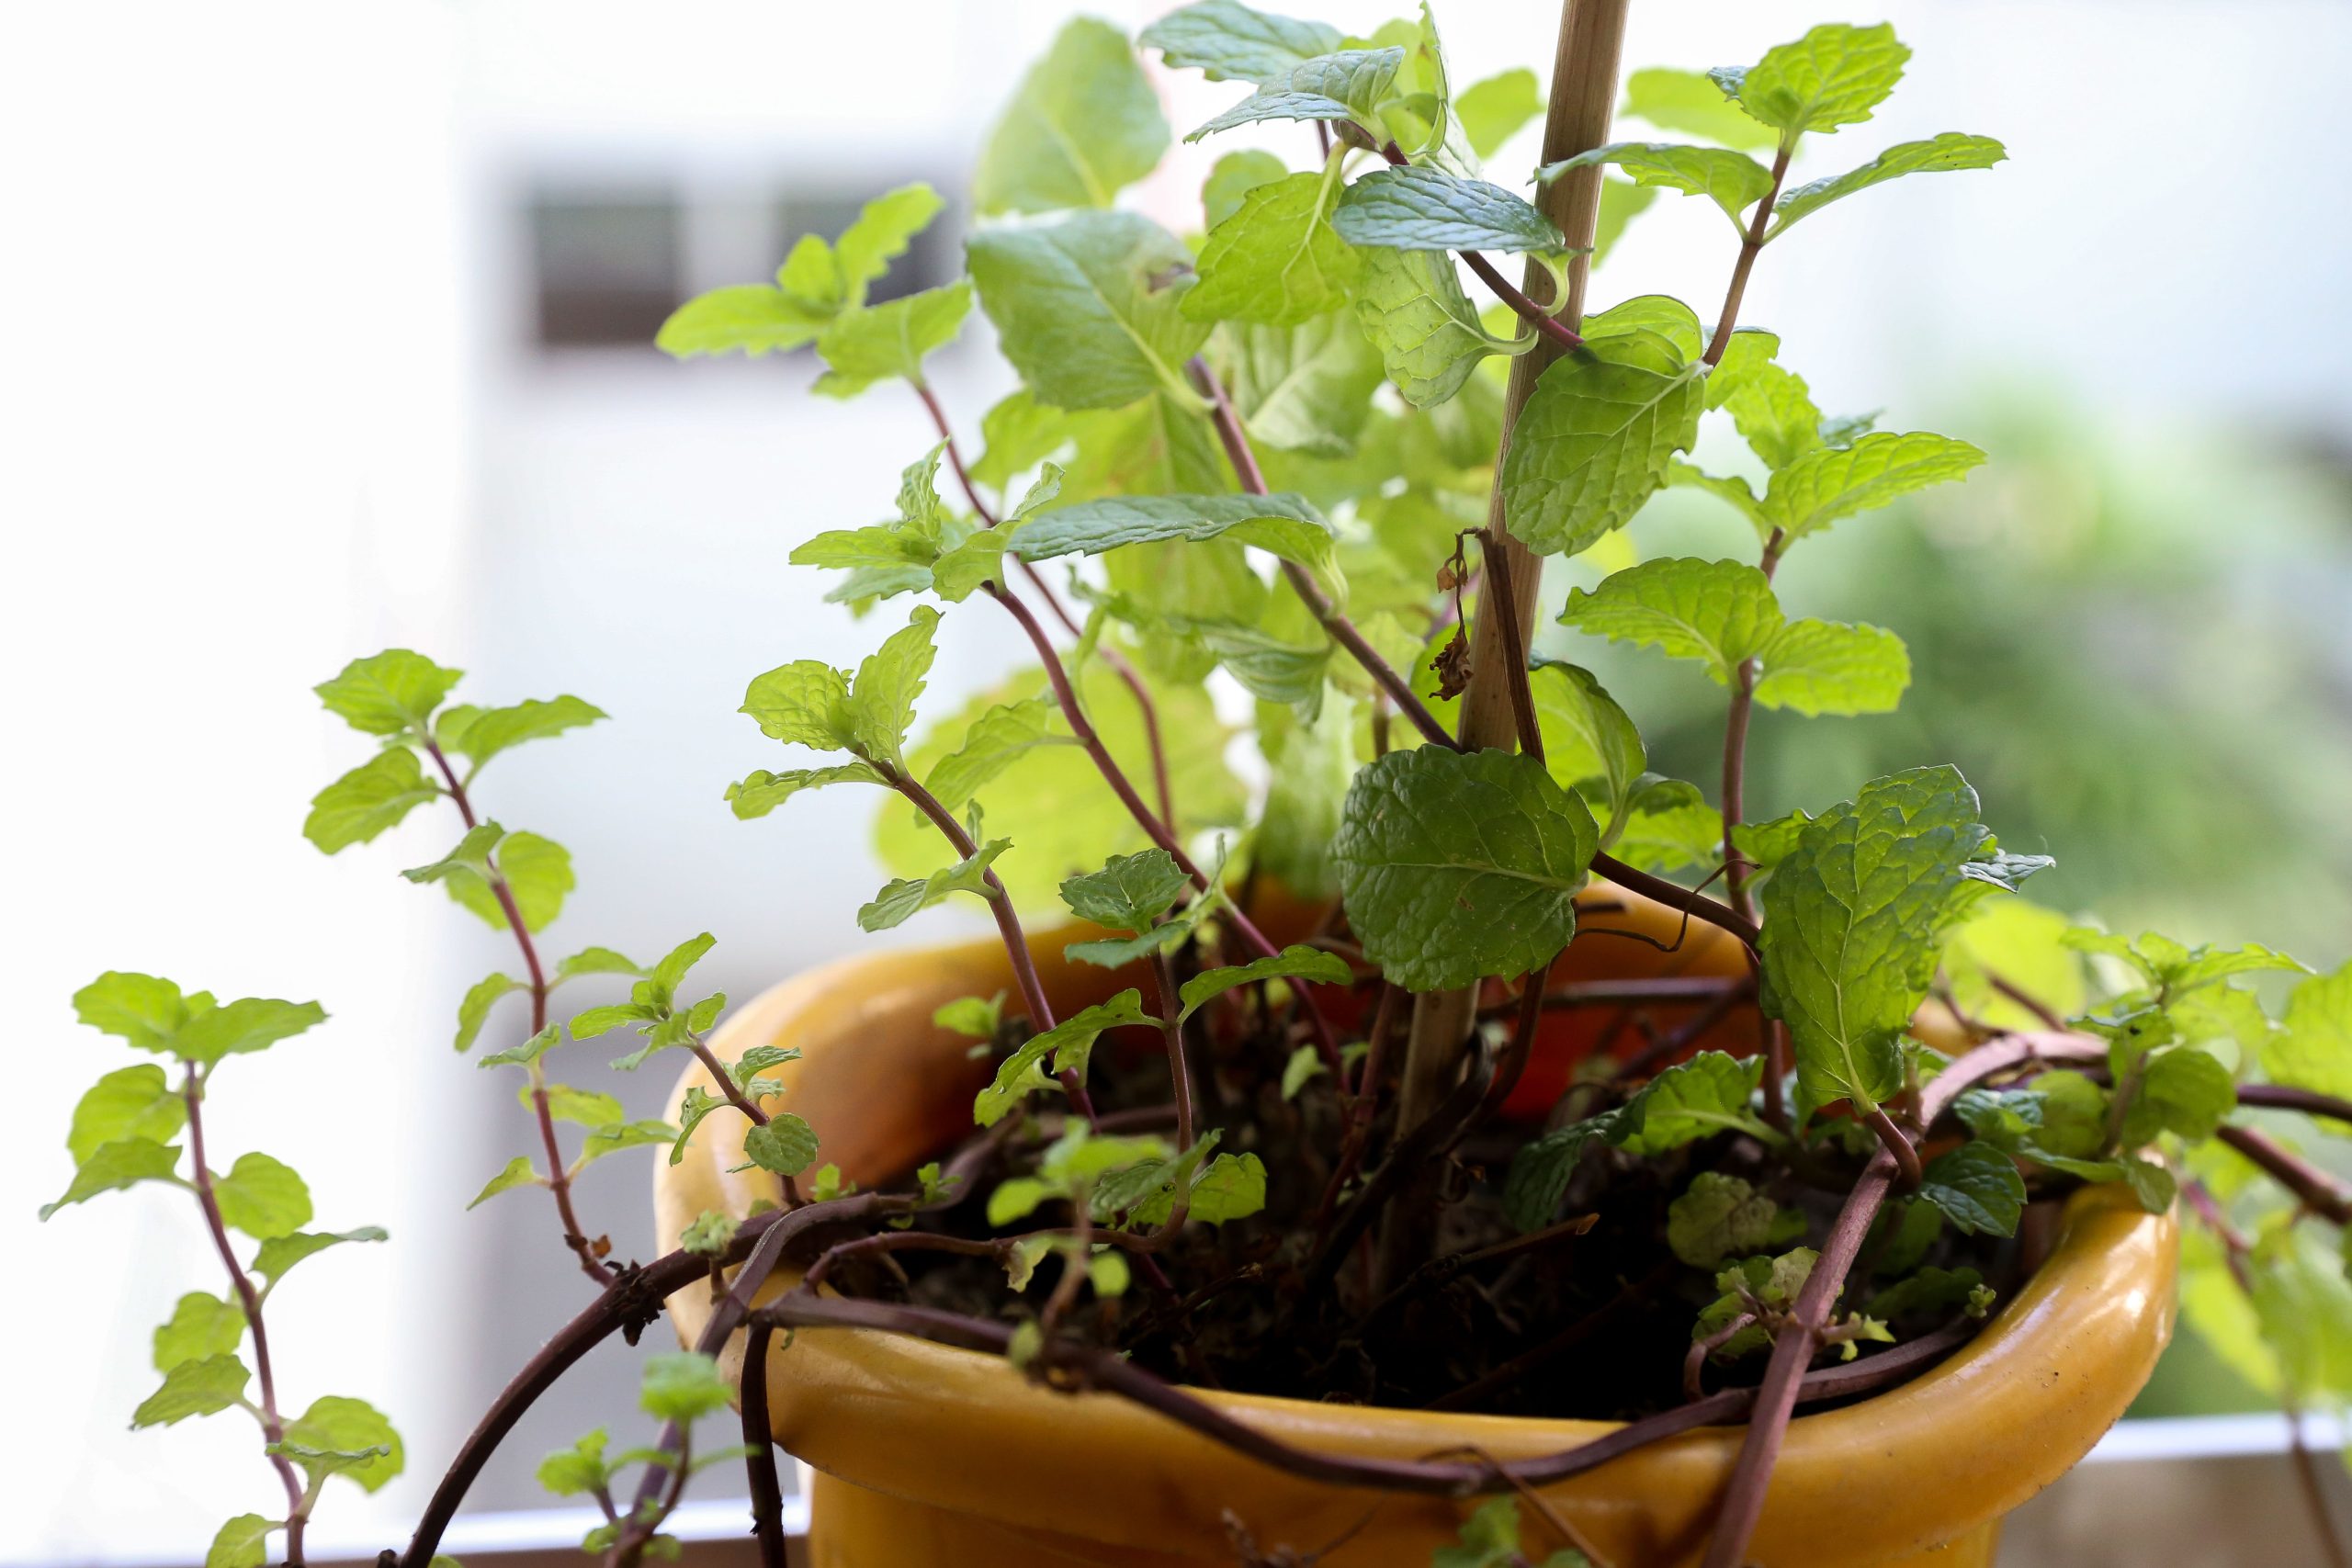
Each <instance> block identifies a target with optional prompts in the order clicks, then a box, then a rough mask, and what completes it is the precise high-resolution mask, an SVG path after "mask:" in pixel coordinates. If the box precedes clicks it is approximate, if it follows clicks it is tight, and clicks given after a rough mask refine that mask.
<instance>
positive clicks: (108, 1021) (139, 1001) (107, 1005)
mask: <svg viewBox="0 0 2352 1568" xmlns="http://www.w3.org/2000/svg"><path fill="white" fill-rule="evenodd" d="M74 1017H76V1018H78V1019H80V1020H81V1021H83V1022H84V1023H86V1024H88V1025H89V1026H90V1027H91V1028H92V1029H96V1030H98V1031H100V1032H104V1033H107V1034H111V1035H113V1036H115V1037H116V1038H117V1039H119V1040H124V1041H128V1042H129V1043H131V1044H133V1045H135V1046H137V1047H138V1048H139V1049H140V1050H141V1051H155V1052H159V1053H169V1052H170V1050H171V1048H172V1037H173V1036H174V1035H175V1034H177V1033H178V1032H179V1031H180V1026H181V1025H183V1024H185V1023H186V1022H187V1018H188V1002H187V999H186V998H183V997H182V996H181V995H180V988H179V987H177V986H175V985H174V984H173V983H172V982H171V981H169V980H165V979H162V978H159V977H158V976H153V975H140V974H134V973H132V972H130V971H128V970H122V969H109V970H107V972H106V973H105V974H103V975H101V976H98V977H97V978H96V979H95V980H93V981H91V982H90V983H89V984H88V985H86V986H85V987H82V988H81V989H80V990H78V991H76V992H74Z"/></svg>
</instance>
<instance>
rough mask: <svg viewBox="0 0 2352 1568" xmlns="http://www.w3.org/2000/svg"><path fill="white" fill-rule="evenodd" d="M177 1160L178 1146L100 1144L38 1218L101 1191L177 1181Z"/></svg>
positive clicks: (138, 1141)
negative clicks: (146, 1182) (154, 1182)
mask: <svg viewBox="0 0 2352 1568" xmlns="http://www.w3.org/2000/svg"><path fill="white" fill-rule="evenodd" d="M179 1158H180V1150H179V1145H177V1144H159V1143H157V1142H155V1140H154V1139H153V1138H117V1139H115V1140H113V1141H112V1142H110V1143H104V1144H100V1145H98V1146H97V1147H96V1149H93V1150H92V1151H91V1152H90V1157H89V1158H87V1159H85V1160H84V1161H82V1162H81V1164H80V1165H79V1166H78V1167H77V1168H75V1169H74V1179H73V1180H72V1181H71V1182H69V1183H67V1185H66V1188H65V1193H64V1196H62V1197H61V1198H59V1199H58V1200H57V1201H56V1202H54V1203H44V1204H42V1205H41V1210H40V1217H41V1218H42V1219H44V1220H46V1219H48V1218H49V1217H50V1216H51V1214H53V1213H57V1211H58V1210H60V1209H62V1208H64V1207H66V1206H67V1205H68V1204H72V1203H82V1202H87V1201H89V1200H90V1199H92V1198H95V1197H96V1196H97V1195H98V1194H99V1193H101V1192H119V1191H121V1190H123V1189H125V1188H128V1187H135V1186H137V1185H138V1184H139V1183H141V1182H142V1181H171V1182H177V1181H179V1177H178V1176H177V1175H176V1174H175V1170H176V1168H177V1167H178V1165H179Z"/></svg>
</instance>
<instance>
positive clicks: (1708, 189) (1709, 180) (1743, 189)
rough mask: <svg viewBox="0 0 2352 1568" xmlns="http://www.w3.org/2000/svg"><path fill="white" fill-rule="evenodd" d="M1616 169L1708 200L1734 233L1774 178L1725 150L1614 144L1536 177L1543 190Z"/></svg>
mask: <svg viewBox="0 0 2352 1568" xmlns="http://www.w3.org/2000/svg"><path fill="white" fill-rule="evenodd" d="M1602 164H1613V165H1615V166H1616V167H1618V168H1620V169H1623V170H1624V171H1625V173H1626V175H1628V176H1630V177H1631V178H1632V180H1633V182H1634V184H1635V185H1637V186H1659V187H1661V188H1663V189H1666V190H1679V191H1680V192H1682V194H1683V195H1685V196H1703V197H1707V198H1708V199H1709V200H1711V201H1713V203H1714V204H1715V205H1716V206H1717V207H1720V208H1722V209H1723V210H1724V217H1726V218H1728V219H1730V220H1731V222H1732V227H1733V228H1735V229H1737V228H1740V227H1742V225H1741V221H1740V216H1739V215H1740V214H1741V213H1742V212H1745V211H1746V210H1747V209H1749V208H1751V207H1753V206H1755V205H1756V204H1757V203H1758V202H1759V201H1761V200H1763V199H1764V197H1766V196H1767V195H1769V194H1770V192H1771V189H1772V172H1771V171H1770V169H1767V168H1766V167H1765V166H1764V165H1763V164H1759V163H1758V162H1757V161H1756V160H1755V159H1753V158H1751V157H1749V156H1748V155H1747V153H1745V152H1732V151H1731V150H1730V149H1728V148H1724V147H1689V146H1683V145H1680V144H1679V143H1676V142H1670V141H1612V142H1610V143H1609V144H1608V145H1607V146H1605V147H1596V148H1594V149H1593V150H1592V151H1591V152H1579V153H1577V155H1576V156H1575V157H1573V158H1563V159H1562V160H1561V161H1560V162H1558V163H1556V164H1544V166H1543V167H1542V168H1540V169H1538V170H1536V171H1535V178H1536V180H1537V181H1538V182H1539V183H1541V184H1544V185H1549V184H1550V183H1551V182H1552V181H1554V180H1555V179H1558V178H1559V177H1560V176H1561V175H1565V174H1566V173H1568V172H1569V171H1570V170H1572V169H1589V168H1595V167H1599V166H1600V165H1602Z"/></svg>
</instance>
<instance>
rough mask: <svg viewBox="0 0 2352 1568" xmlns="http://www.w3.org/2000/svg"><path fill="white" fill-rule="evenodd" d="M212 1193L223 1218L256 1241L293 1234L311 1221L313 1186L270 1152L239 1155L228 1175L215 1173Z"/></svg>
mask: <svg viewBox="0 0 2352 1568" xmlns="http://www.w3.org/2000/svg"><path fill="white" fill-rule="evenodd" d="M212 1194H213V1197H214V1199H215V1200H216V1201H218V1202H219V1203H220V1219H221V1222H222V1223H223V1224H227V1225H228V1226H229V1228H230V1229H232V1230H240V1231H243V1232H244V1233H245V1234H246V1235H249V1236H251V1237H253V1238H254V1240H255V1241H269V1240H272V1239H273V1238H275V1237H277V1236H284V1235H293V1234H294V1233H295V1232H296V1231H299V1230H300V1229H301V1228H302V1227H303V1226H304V1225H307V1224H310V1223H311V1189H310V1188H309V1186H308V1185H307V1184H305V1183H304V1181H303V1180H302V1179H301V1178H300V1176H297V1175H296V1174H295V1173H294V1171H293V1169H292V1168H290V1167H288V1166H286V1165H283V1164H281V1163H279V1162H278V1161H277V1160H275V1159H272V1158H271V1157H270V1156H267V1155H266V1154H261V1153H259V1152H254V1153H250V1154H242V1155H239V1156H237V1163H236V1164H234V1165H232V1166H231V1167H230V1168H229V1173H228V1174H227V1175H226V1176H222V1175H220V1174H219V1173H217V1172H216V1173H215V1174H214V1176H213V1178H212Z"/></svg>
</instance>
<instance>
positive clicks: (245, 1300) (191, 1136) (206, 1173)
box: [180, 1063, 311, 1568]
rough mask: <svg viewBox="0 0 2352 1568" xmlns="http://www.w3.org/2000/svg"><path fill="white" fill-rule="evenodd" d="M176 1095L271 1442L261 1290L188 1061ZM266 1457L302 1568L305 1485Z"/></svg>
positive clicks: (280, 1426)
mask: <svg viewBox="0 0 2352 1568" xmlns="http://www.w3.org/2000/svg"><path fill="white" fill-rule="evenodd" d="M180 1100H181V1101H182V1103H184V1104H185V1105H186V1106H187V1148H188V1163H189V1165H190V1166H191V1167H192V1168H193V1170H194V1175H193V1178H192V1182H191V1184H192V1185H193V1186H194V1187H195V1189H196V1201H197V1206H198V1207H199V1208H201V1209H202V1210H203V1211H204V1224H205V1228H206V1229H207V1230H209V1231H210V1232H211V1233H212V1246H213V1248H214V1249H215V1250H216V1251H218V1252H219V1253H220V1266H221V1267H222V1268H223V1269H227V1270H228V1271H229V1283H230V1285H231V1287H232V1289H234V1290H235V1291H236V1292H237V1304H238V1306H239V1307H241V1308H242V1309H243V1312H244V1314H245V1326H246V1327H247V1328H249V1329H251V1330H252V1331H253V1337H254V1382H257V1383H259V1384H260V1385H261V1404H260V1406H259V1407H258V1408H256V1409H254V1417H255V1418H256V1419H257V1420H259V1421H260V1422H261V1431H262V1440H263V1441H264V1442H265V1443H266V1444H269V1445H271V1446H275V1445H277V1444H278V1443H282V1442H284V1441H285V1440H286V1423H285V1420H284V1418H283V1417H282V1416H280V1415H279V1414H278V1409H277V1374H276V1372H275V1371H273V1370H272V1368H271V1366H270V1359H269V1330H268V1329H267V1327H266V1326H265V1325H264V1324H263V1322H262V1315H261V1292H258V1291H256V1290H254V1281H253V1277H252V1276H251V1275H249V1274H247V1273H246V1272H245V1269H244V1265H243V1264H241V1263H239V1262H238V1261H237V1252H236V1248H235V1247H232V1246H231V1245H230V1244H229V1227H228V1224H227V1223H226V1222H225V1221H223V1220H222V1219H221V1217H220V1194H219V1193H218V1192H216V1191H215V1190H213V1186H212V1168H211V1167H210V1166H209V1165H207V1164H206V1163H205V1156H204V1079H203V1077H201V1076H199V1075H198V1072H197V1070H196V1067H195V1065H194V1064H192V1063H191V1064H190V1065H189V1066H188V1069H187V1077H186V1078H185V1079H183V1080H182V1081H181V1084H180ZM269 1462H270V1466H271V1468H272V1469H274V1470H276V1471H277V1479H278V1480H279V1482H280V1483H283V1484H284V1485H285V1488H286V1562H287V1563H288V1568H302V1527H303V1526H304V1525H305V1524H306V1523H308V1522H309V1519H310V1512H311V1499H310V1496H309V1494H308V1493H306V1492H305V1491H304V1490H303V1486H302V1482H301V1478H300V1476H298V1475H296V1474H295V1472H294V1462H293V1461H291V1460H289V1459H288V1458H287V1457H286V1456H285V1455H284V1454H271V1455H270V1456H269Z"/></svg>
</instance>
